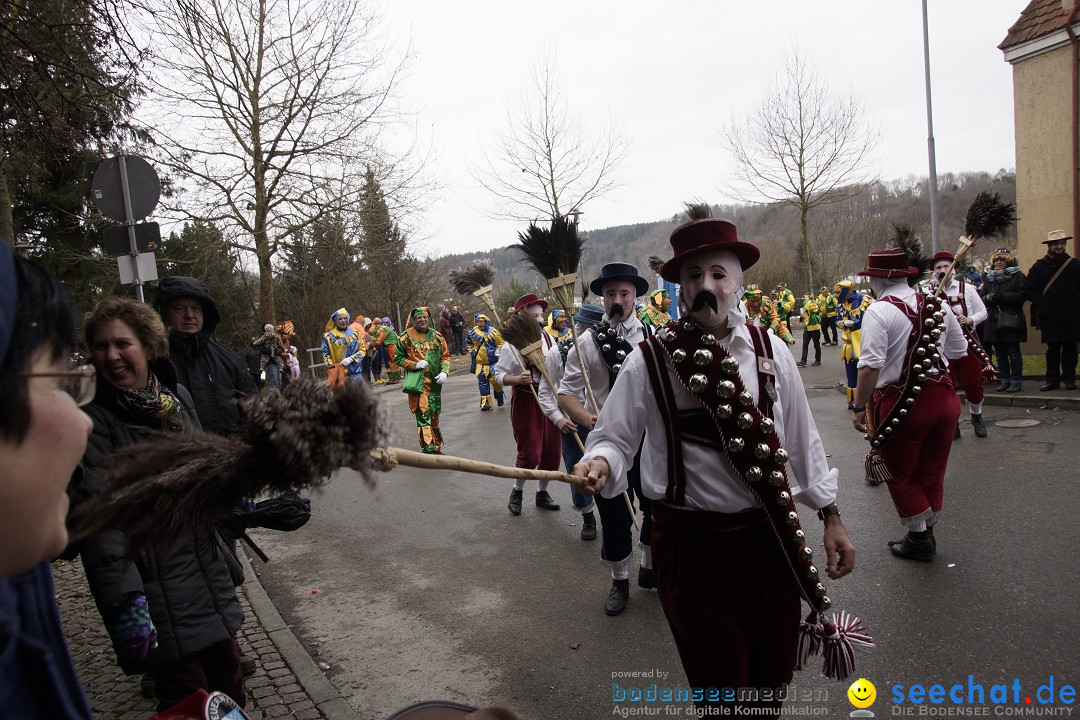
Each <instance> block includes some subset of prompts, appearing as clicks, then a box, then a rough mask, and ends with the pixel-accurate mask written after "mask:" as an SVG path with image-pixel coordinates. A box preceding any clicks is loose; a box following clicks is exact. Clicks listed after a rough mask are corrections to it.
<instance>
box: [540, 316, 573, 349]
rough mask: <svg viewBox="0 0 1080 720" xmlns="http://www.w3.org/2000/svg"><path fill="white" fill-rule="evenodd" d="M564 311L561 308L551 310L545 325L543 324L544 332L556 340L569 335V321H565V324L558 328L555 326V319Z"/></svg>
mask: <svg viewBox="0 0 1080 720" xmlns="http://www.w3.org/2000/svg"><path fill="white" fill-rule="evenodd" d="M564 314H565V313H563V311H562V310H552V311H551V315H549V316H548V321H547V325H545V326H544V332H546V333H547V334H548V335H550V336H551V337H552V338H554V339H555V341H556V342H559V341H562V340H565V339H567V338H568V337H570V321H569V320H567V321H566V325H564V326H563V327H562V329H561V330H560V329H559V328H557V327H555V321H556V320H558V319H559V318H560V317H562V316H563V315H564Z"/></svg>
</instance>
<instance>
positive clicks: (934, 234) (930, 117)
mask: <svg viewBox="0 0 1080 720" xmlns="http://www.w3.org/2000/svg"><path fill="white" fill-rule="evenodd" d="M922 32H923V66H924V68H925V72H926V134H927V138H926V147H927V152H928V153H929V154H930V237H931V241H932V242H931V247H932V248H933V250H934V254H935V255H936V254H937V253H939V252H941V238H940V237H939V236H938V207H937V157H936V153H935V151H934V106H933V103H932V102H931V100H930V25H929V22H928V21H927V17H926V0H922Z"/></svg>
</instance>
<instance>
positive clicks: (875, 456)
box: [851, 250, 968, 561]
mask: <svg viewBox="0 0 1080 720" xmlns="http://www.w3.org/2000/svg"><path fill="white" fill-rule="evenodd" d="M926 264H927V263H926V260H925V258H918V257H915V258H912V259H910V260H909V257H908V254H907V253H906V252H904V251H903V250H877V251H874V252H871V253H870V255H869V257H868V259H867V264H866V269H865V270H862V271H861V272H860V273H859V274H860V275H863V276H866V277H869V278H870V290H871V291H872V292H873V293H874V296H875V298H876V302H874V304H872V305H871V306H870V307H868V308H867V309H866V312H865V313H863V320H862V352H861V353H860V355H859V380H858V385H857V386H856V388H855V408H854V409H853V410H852V411H851V412H852V414H851V421H852V424H853V425H854V426H855V429H856V430H858V431H859V432H862V433H866V434H867V435H866V437H867V439H868V440H870V445H871V450H870V453H869V454H868V455H867V458H866V477H867V479H868V480H869V481H876V482H887V483H888V486H889V494H890V495H891V496H892V500H893V504H894V505H895V506H896V511H897V513H898V514H899V515H900V523H901V524H902V525H903V526H904V528H906V529H907V534H906V535H905V536H904V537H903V538H901V539H900V540H894V541H891V542H890V543H889V549H890V550H891V551H892V553H893V555H895V556H897V557H900V558H904V559H908V560H924V561H928V560H931V559H933V557H934V554H935V553H936V551H937V541H936V540H935V538H934V524H935V523H936V522H937V517H938V513H940V512H941V505H942V500H943V499H944V495H945V468H946V467H947V466H948V463H949V450H950V449H951V448H952V440H953V433H954V431H955V430H956V421H957V419H958V418H959V417H960V398H959V397H958V396H957V394H956V391H955V389H954V386H953V380H952V376H951V375H950V374H949V369H948V363H949V362H950V361H952V360H954V359H958V358H962V357H964V356H965V355H967V351H968V348H967V342H966V340H965V339H964V334H963V332H961V330H960V325H959V323H958V322H957V321H956V316H955V315H953V313H952V312H950V311H949V310H948V309H947V308H945V307H944V306H943V304H942V303H940V302H938V301H937V300H935V299H934V298H933V297H931V296H930V294H929V293H923V292H919V291H918V290H916V288H915V285H916V283H917V282H918V278H919V276H920V275H922V273H923V271H924V269H925V268H926Z"/></svg>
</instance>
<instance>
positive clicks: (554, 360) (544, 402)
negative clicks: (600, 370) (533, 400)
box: [539, 338, 588, 425]
mask: <svg viewBox="0 0 1080 720" xmlns="http://www.w3.org/2000/svg"><path fill="white" fill-rule="evenodd" d="M579 340H580V338H579ZM586 342H588V341H586ZM570 347H571V350H572V349H573V346H572V345H571V346H570ZM544 367H546V368H547V373H548V377H549V378H551V382H552V384H553V385H554V386H555V388H556V390H557V389H558V387H559V382H560V381H561V380H562V376H563V359H562V353H561V352H559V348H558V345H556V347H555V351H554V352H549V353H548V354H547V356H546V357H544ZM539 400H540V409H541V410H543V411H544V415H546V416H547V419H548V420H550V421H551V422H553V423H555V424H556V425H558V424H559V421H560V420H562V419H563V418H565V417H566V415H565V414H564V413H563V411H562V408H560V407H559V401H558V399H557V398H556V396H555V391H553V390H552V389H551V388H550V387H549V386H548V384H547V383H541V385H540V393H539ZM578 400H580V401H581V402H582V403H584V402H585V401H584V399H582V398H580V397H579V398H578Z"/></svg>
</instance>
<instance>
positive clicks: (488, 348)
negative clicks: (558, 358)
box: [465, 310, 561, 410]
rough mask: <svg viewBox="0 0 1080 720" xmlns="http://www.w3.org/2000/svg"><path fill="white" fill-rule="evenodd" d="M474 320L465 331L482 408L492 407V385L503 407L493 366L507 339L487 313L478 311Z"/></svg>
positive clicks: (500, 405) (500, 389)
mask: <svg viewBox="0 0 1080 720" xmlns="http://www.w3.org/2000/svg"><path fill="white" fill-rule="evenodd" d="M555 312H561V311H559V310H556V311H555ZM474 321H475V323H476V324H475V325H474V326H473V327H471V328H469V331H468V332H467V333H465V342H466V343H468V345H469V354H470V355H472V370H473V375H476V382H477V384H478V385H479V386H480V409H481V410H490V409H491V390H492V386H494V389H495V402H497V403H498V404H499V407H502V405H503V388H502V385H500V384H499V383H497V382H496V381H495V377H494V376H493V375H492V374H491V368H492V366H493V365H495V363H496V362H498V361H499V348H501V347H502V346H503V343H505V342H506V341H505V340H503V337H502V335H500V334H499V331H498V330H496V329H495V328H493V327H491V322H490V321H489V320H488V316H487V315H484V314H483V313H478V314H477V315H476V317H475V319H474Z"/></svg>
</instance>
